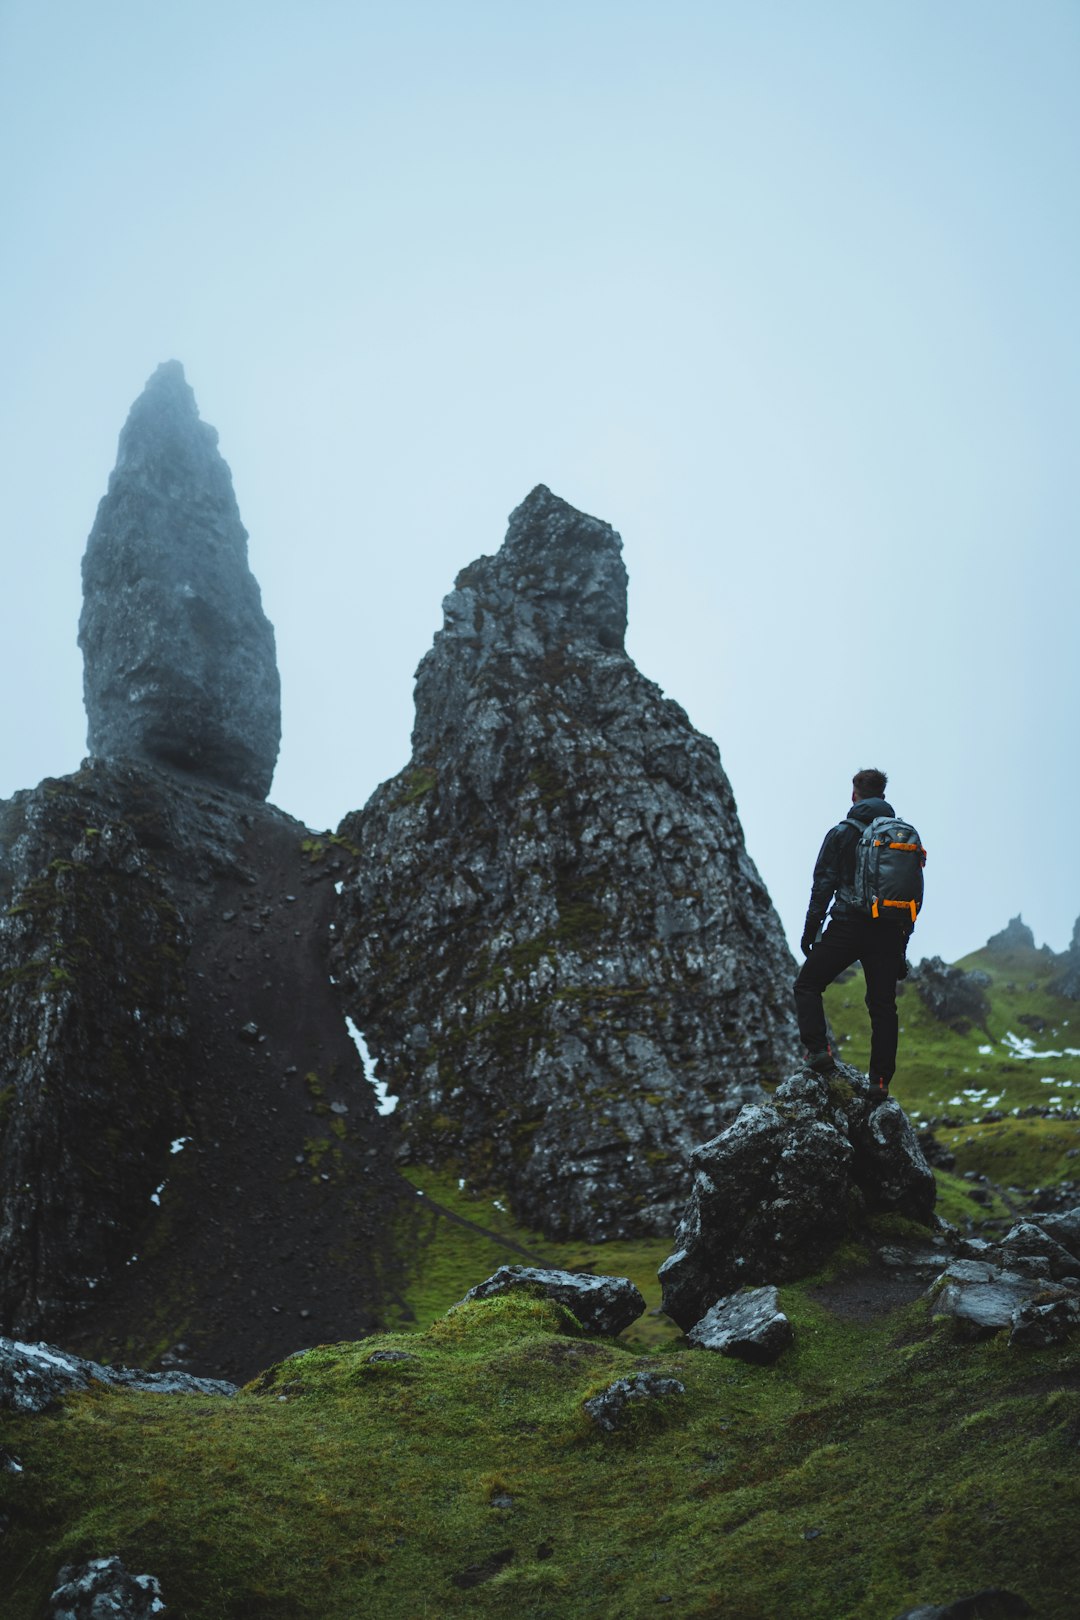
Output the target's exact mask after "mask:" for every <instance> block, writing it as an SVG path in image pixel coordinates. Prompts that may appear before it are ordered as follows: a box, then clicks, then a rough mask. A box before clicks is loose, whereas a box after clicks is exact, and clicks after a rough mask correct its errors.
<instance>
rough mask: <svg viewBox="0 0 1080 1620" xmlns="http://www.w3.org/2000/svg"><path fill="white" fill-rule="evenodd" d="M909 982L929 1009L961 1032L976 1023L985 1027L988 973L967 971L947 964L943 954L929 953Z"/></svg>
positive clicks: (966, 1030)
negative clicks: (930, 954) (933, 954)
mask: <svg viewBox="0 0 1080 1620" xmlns="http://www.w3.org/2000/svg"><path fill="white" fill-rule="evenodd" d="M909 982H910V983H911V984H913V985H914V987H915V989H916V990H917V991H918V993H919V999H920V1001H921V1002H922V1004H923V1006H924V1007H925V1008H926V1010H927V1011H928V1012H929V1013H931V1014H932V1015H933V1017H935V1018H937V1019H939V1020H940V1021H941V1022H942V1023H943V1024H948V1026H949V1028H950V1029H954V1030H955V1031H956V1033H957V1034H958V1035H966V1034H967V1033H968V1031H969V1030H970V1029H971V1026H972V1025H973V1024H976V1025H978V1027H979V1028H980V1029H985V1028H986V1021H987V1019H988V1018H989V1017H990V998H989V996H988V995H987V993H986V989H987V986H988V985H989V983H990V975H989V974H988V973H981V972H979V971H978V970H976V971H974V972H971V973H965V972H964V970H963V968H958V967H947V966H946V964H945V963H944V962H943V961H942V959H941V957H940V956H927V957H924V958H923V960H922V961H921V962H920V963H919V965H918V967H917V968H913V969H912V972H911V977H910V981H909Z"/></svg>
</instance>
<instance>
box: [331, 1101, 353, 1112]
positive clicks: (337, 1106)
mask: <svg viewBox="0 0 1080 1620" xmlns="http://www.w3.org/2000/svg"><path fill="white" fill-rule="evenodd" d="M330 1112H331V1113H332V1114H347V1113H348V1112H349V1105H348V1103H343V1102H332V1103H331V1104H330Z"/></svg>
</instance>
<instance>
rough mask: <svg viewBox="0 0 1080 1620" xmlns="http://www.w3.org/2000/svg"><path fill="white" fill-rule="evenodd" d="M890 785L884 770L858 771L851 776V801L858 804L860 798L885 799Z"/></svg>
mask: <svg viewBox="0 0 1080 1620" xmlns="http://www.w3.org/2000/svg"><path fill="white" fill-rule="evenodd" d="M888 785H889V778H888V777H887V776H886V775H885V772H884V771H872V770H866V771H856V772H855V775H854V776H853V777H852V778H851V789H852V791H851V802H852V804H857V803H858V802H859V800H860V799H883V798H884V797H885V789H886V787H887V786H888Z"/></svg>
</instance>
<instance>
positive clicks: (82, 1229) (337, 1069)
mask: <svg viewBox="0 0 1080 1620" xmlns="http://www.w3.org/2000/svg"><path fill="white" fill-rule="evenodd" d="M305 846H306V848H305ZM334 858H335V857H334V854H333V848H332V846H324V845H322V844H320V843H319V841H318V840H313V839H312V837H311V835H310V834H309V832H308V829H307V828H305V827H303V826H302V825H301V824H300V823H298V822H296V821H293V820H292V818H291V817H289V816H286V815H284V814H282V813H281V812H280V811H277V810H274V809H272V808H271V807H269V806H264V805H261V804H257V803H255V802H254V801H253V800H251V799H250V798H247V797H244V796H241V795H239V794H234V793H230V792H228V791H227V790H225V789H220V788H215V787H213V786H212V785H210V784H205V783H197V782H195V781H193V780H192V779H191V778H190V777H187V776H183V775H180V774H178V773H176V772H173V771H170V770H167V769H164V768H162V767H157V766H154V765H151V764H149V763H142V764H137V763H134V762H128V763H126V764H123V765H121V764H118V763H117V764H110V763H108V762H106V761H101V760H97V761H91V762H89V763H88V764H87V765H86V766H85V767H84V768H83V769H82V770H81V771H80V772H78V773H77V774H76V775H74V776H71V777H65V778H59V779H54V780H50V781H46V782H44V783H42V785H41V786H40V787H39V788H37V789H34V790H33V791H30V792H25V793H20V794H17V795H16V796H15V797H14V798H13V799H12V800H10V801H8V802H6V803H4V804H2V805H0V1009H2V1017H0V1075H2V1077H3V1086H2V1090H0V1332H5V1333H8V1334H10V1335H12V1336H13V1337H16V1338H19V1339H22V1340H33V1339H39V1338H45V1339H50V1340H53V1341H56V1340H59V1341H60V1342H62V1343H64V1344H65V1345H67V1346H70V1347H71V1348H72V1349H74V1350H77V1351H79V1352H80V1353H83V1354H89V1355H92V1356H94V1357H96V1358H104V1359H107V1360H111V1359H113V1358H114V1357H115V1355H116V1354H117V1353H118V1352H119V1351H120V1350H121V1349H122V1350H123V1353H124V1354H125V1355H126V1356H127V1357H128V1358H129V1359H141V1358H142V1357H144V1356H147V1355H150V1354H151V1353H153V1354H156V1350H154V1351H153V1352H152V1351H151V1349H150V1346H151V1345H154V1344H157V1345H158V1346H159V1345H160V1341H161V1336H162V1334H163V1333H168V1332H169V1331H170V1328H171V1331H172V1332H173V1334H174V1337H175V1341H178V1342H174V1343H173V1345H172V1347H171V1349H170V1351H169V1352H168V1356H167V1358H164V1359H167V1360H168V1361H169V1362H171V1364H173V1365H175V1366H178V1367H181V1368H183V1369H185V1370H188V1371H193V1372H199V1373H213V1374H221V1375H224V1376H226V1377H247V1376H251V1375H252V1374H253V1373H254V1372H256V1371H257V1370H258V1369H259V1367H260V1366H265V1365H268V1364H269V1363H270V1362H271V1361H276V1360H280V1359H281V1357H282V1356H283V1355H286V1354H288V1353H289V1352H290V1351H292V1350H294V1349H295V1348H296V1341H297V1338H298V1337H299V1334H300V1331H303V1332H304V1334H305V1335H310V1332H311V1327H312V1325H314V1326H316V1327H317V1329H318V1332H319V1334H320V1336H323V1337H325V1338H355V1337H357V1336H359V1335H360V1334H362V1333H363V1332H365V1331H367V1330H369V1329H370V1328H371V1327H373V1326H375V1325H376V1324H377V1322H378V1320H379V1317H378V1311H379V1308H380V1304H381V1299H382V1292H381V1289H382V1285H381V1284H380V1282H379V1280H378V1278H379V1268H380V1266H382V1265H383V1264H384V1263H385V1262H386V1261H387V1256H388V1254H389V1253H390V1252H391V1250H392V1249H393V1245H394V1244H395V1243H396V1242H397V1241H399V1240H400V1241H401V1242H403V1243H406V1244H408V1243H409V1242H410V1241H411V1238H410V1231H411V1227H410V1221H411V1220H412V1215H411V1213H410V1211H411V1209H412V1206H413V1205H414V1204H415V1203H416V1199H415V1196H414V1194H413V1192H412V1189H411V1188H408V1187H406V1186H405V1185H404V1184H403V1183H402V1182H400V1180H399V1178H398V1177H397V1176H396V1174H395V1172H394V1170H393V1168H392V1161H393V1145H392V1139H391V1138H390V1137H389V1136H388V1133H387V1130H386V1124H385V1122H384V1121H383V1120H382V1119H381V1118H380V1117H379V1116H378V1115H377V1114H376V1111H375V1100H374V1095H373V1091H372V1088H371V1087H370V1085H369V1084H368V1083H367V1081H366V1079H365V1078H364V1074H363V1069H362V1065H361V1063H360V1059H359V1055H358V1054H357V1052H356V1049H355V1047H354V1046H353V1044H352V1042H351V1040H350V1039H349V1035H348V1031H347V1029H346V1026H345V1022H344V1018H343V1015H342V1012H341V1009H340V1007H339V1006H338V1004H337V1002H336V1000H335V997H334V992H333V987H332V986H331V984H330V982H329V972H328V964H327V952H328V948H329V947H328V927H329V919H330V910H331V905H332V901H333V898H334V896H333V884H334V881H335V880H336V877H337V875H338V874H337V872H336V871H335V869H334V865H333V861H334ZM248 1024H251V1025H254V1026H255V1027H256V1028H257V1031H258V1034H257V1037H256V1038H255V1039H254V1040H243V1039H240V1038H238V1031H240V1030H242V1029H243V1028H244V1026H245V1025H248ZM334 1104H339V1105H344V1107H345V1108H346V1109H347V1112H346V1113H345V1114H339V1113H336V1112H334V1111H333V1109H334ZM399 1217H400V1219H399ZM394 1234H397V1235H396V1236H395V1235H394ZM390 1269H391V1271H392V1270H393V1266H392V1265H391V1268H390ZM305 1311H306V1312H307V1313H308V1314H309V1316H311V1317H312V1323H311V1324H309V1325H308V1326H306V1327H304V1328H303V1329H302V1330H301V1329H300V1322H299V1319H300V1316H301V1314H302V1313H303V1312H305ZM150 1321H153V1323H154V1326H153V1328H152V1329H151V1328H150V1327H149V1325H148V1324H149V1322H150ZM174 1324H175V1325H174Z"/></svg>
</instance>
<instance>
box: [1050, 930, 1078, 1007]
mask: <svg viewBox="0 0 1080 1620" xmlns="http://www.w3.org/2000/svg"><path fill="white" fill-rule="evenodd" d="M1055 965H1056V969H1057V976H1056V977H1055V978H1054V979H1053V980H1052V981H1051V983H1050V985H1049V988H1050V989H1051V990H1052V991H1053V992H1054V994H1055V995H1058V996H1067V997H1068V998H1069V1000H1070V1001H1080V917H1078V918H1077V919H1076V922H1075V924H1074V925H1073V932H1072V939H1071V940H1070V941H1069V948H1068V950H1065V951H1062V952H1061V953H1060V955H1058V956H1057V957H1056V959H1055Z"/></svg>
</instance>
